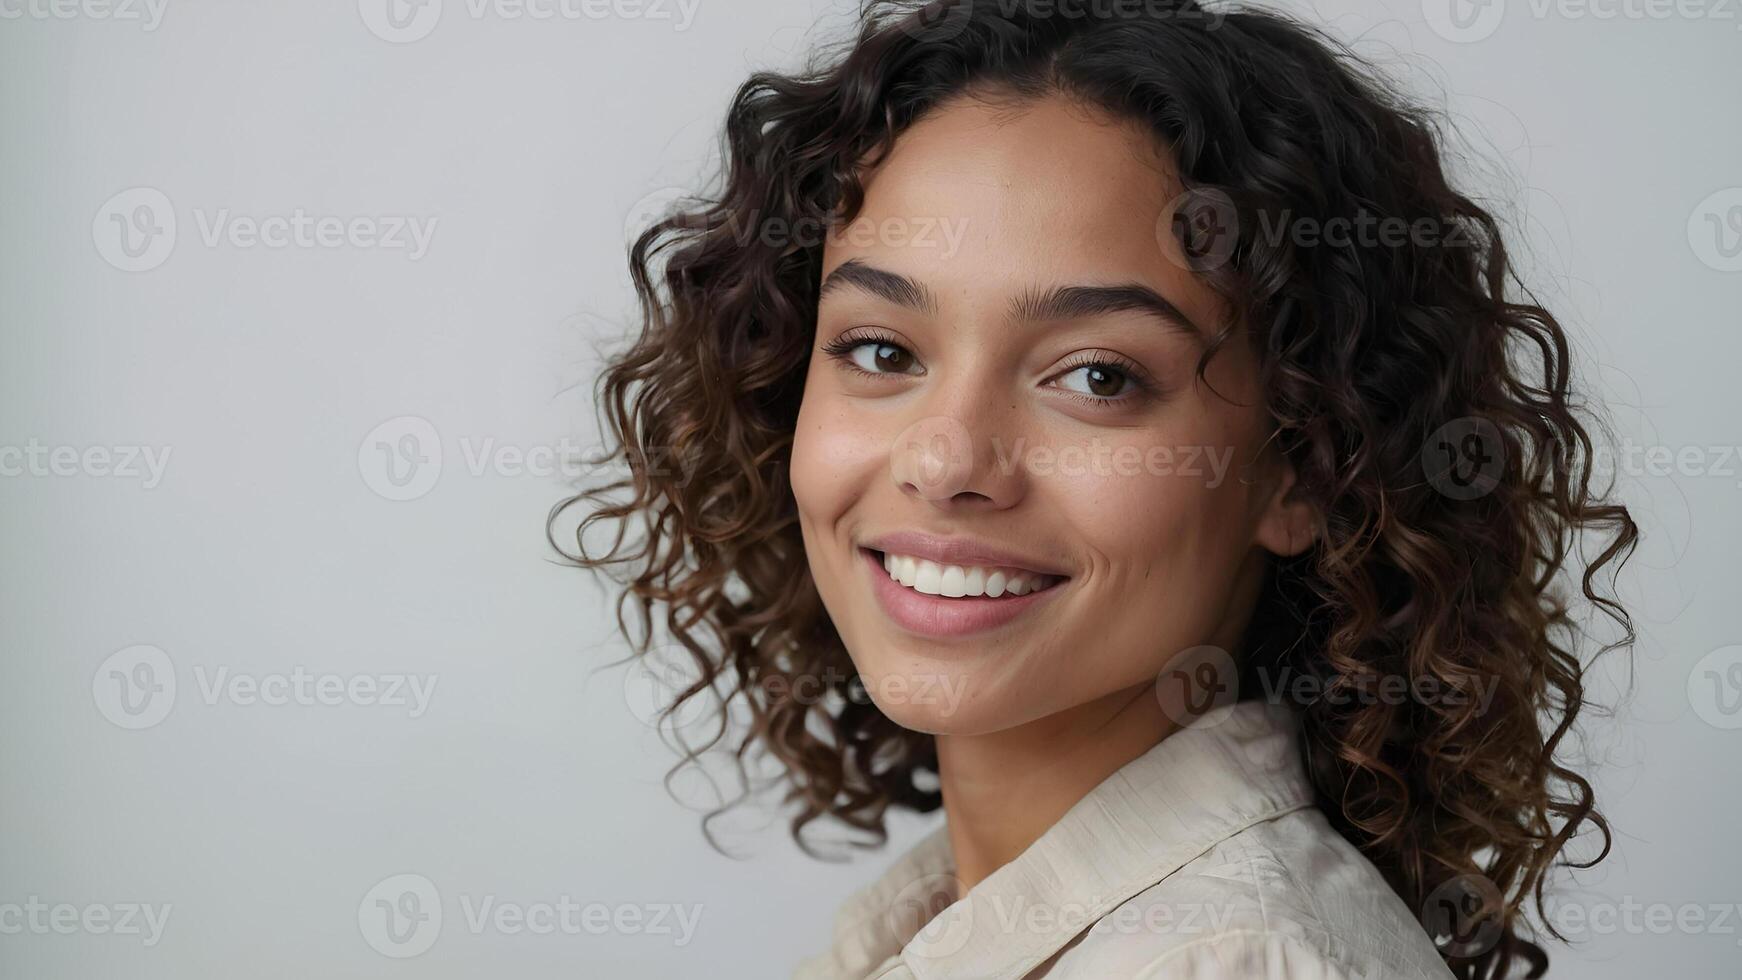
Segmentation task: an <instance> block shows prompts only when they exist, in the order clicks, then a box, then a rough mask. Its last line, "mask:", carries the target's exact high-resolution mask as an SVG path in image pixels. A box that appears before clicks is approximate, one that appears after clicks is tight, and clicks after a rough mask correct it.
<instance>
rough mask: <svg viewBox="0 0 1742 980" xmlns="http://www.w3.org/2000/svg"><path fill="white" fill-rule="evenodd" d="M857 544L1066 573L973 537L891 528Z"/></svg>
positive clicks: (946, 560)
mask: <svg viewBox="0 0 1742 980" xmlns="http://www.w3.org/2000/svg"><path fill="white" fill-rule="evenodd" d="M860 545H861V546H862V547H865V548H869V549H871V550H872V551H881V552H884V553H886V554H896V555H910V556H912V557H914V558H924V559H927V560H929V561H935V562H937V563H938V564H940V565H981V566H997V567H1000V568H1016V569H1021V570H1022V571H1025V572H1035V573H1037V574H1041V575H1057V576H1059V577H1061V578H1064V577H1068V576H1067V575H1066V573H1065V572H1064V571H1063V570H1061V569H1059V568H1058V567H1057V566H1056V565H1053V564H1049V563H1048V562H1046V561H1044V560H1042V559H1039V558H1033V557H1030V556H1028V555H1024V554H1021V553H1020V552H1016V551H1011V550H1010V549H1008V548H1001V547H999V546H998V545H995V544H992V543H991V542H989V541H981V540H977V539H974V538H963V537H942V536H939V535H936V534H927V533H925V532H923V531H894V532H891V533H889V534H879V535H877V536H875V537H872V538H867V539H866V540H864V541H861V542H860Z"/></svg>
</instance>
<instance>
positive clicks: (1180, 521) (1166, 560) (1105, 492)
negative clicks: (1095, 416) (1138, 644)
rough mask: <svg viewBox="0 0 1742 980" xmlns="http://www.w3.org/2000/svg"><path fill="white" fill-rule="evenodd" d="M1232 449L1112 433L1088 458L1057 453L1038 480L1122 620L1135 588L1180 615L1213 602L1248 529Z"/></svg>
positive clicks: (1150, 602)
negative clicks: (1081, 461)
mask: <svg viewBox="0 0 1742 980" xmlns="http://www.w3.org/2000/svg"><path fill="white" fill-rule="evenodd" d="M1234 457H1235V453H1234V452H1232V451H1230V450H1229V449H1228V448H1227V447H1225V446H1224V447H1217V446H1213V445H1212V446H1202V445H1201V446H1184V445H1181V444H1179V443H1178V442H1175V441H1168V442H1165V443H1164V442H1161V441H1159V440H1157V439H1156V438H1154V437H1153V436H1148V437H1131V438H1127V439H1125V440H1122V441H1109V442H1108V444H1107V446H1106V448H1105V449H1104V451H1102V452H1101V453H1100V454H1099V455H1098V456H1094V455H1091V456H1090V465H1087V466H1079V465H1067V464H1074V463H1075V460H1072V459H1069V458H1067V457H1065V456H1062V455H1061V456H1060V457H1059V459H1058V460H1057V463H1058V465H1057V466H1055V467H1054V470H1053V472H1052V473H1051V474H1050V475H1048V476H1046V477H1045V478H1044V479H1043V480H1041V481H1039V482H1040V483H1043V484H1044V485H1045V487H1046V490H1045V494H1046V496H1047V497H1048V498H1050V501H1051V509H1053V510H1054V512H1055V513H1058V514H1060V515H1061V516H1062V517H1063V518H1064V520H1065V521H1066V522H1067V523H1068V524H1069V525H1070V527H1071V528H1072V530H1073V532H1074V533H1075V534H1076V535H1077V537H1078V539H1079V541H1080V542H1081V545H1082V547H1083V548H1084V550H1085V554H1086V557H1087V559H1088V561H1089V569H1090V575H1091V577H1092V579H1098V580H1099V581H1098V582H1097V583H1096V585H1097V588H1096V589H1095V590H1094V593H1095V597H1096V600H1097V602H1105V603H1109V604H1111V605H1114V606H1123V607H1124V612H1123V613H1122V617H1123V618H1126V619H1129V618H1131V609H1130V607H1129V606H1127V605H1125V604H1127V603H1129V602H1130V601H1131V599H1132V598H1133V597H1135V596H1143V597H1146V599H1145V601H1144V602H1143V604H1142V608H1146V609H1150V610H1155V611H1157V612H1158V614H1160V615H1166V616H1170V617H1175V618H1177V617H1180V616H1181V615H1182V614H1183V611H1182V609H1181V608H1180V607H1181V606H1182V605H1186V606H1193V607H1208V606H1213V605H1214V600H1215V596H1214V593H1215V591H1216V590H1217V589H1218V588H1220V587H1221V586H1220V584H1221V583H1224V582H1225V581H1226V580H1227V579H1228V577H1229V576H1230V575H1232V573H1233V571H1234V568H1235V567H1236V566H1238V565H1239V563H1240V561H1241V559H1242V557H1243V556H1244V554H1245V552H1246V550H1247V547H1248V545H1249V543H1250V538H1251V533H1252V529H1251V526H1250V519H1249V515H1248V514H1247V504H1246V501H1247V495H1246V488H1245V486H1244V485H1243V484H1241V483H1240V481H1239V474H1238V473H1237V472H1235V462H1234ZM1140 618H1143V617H1140Z"/></svg>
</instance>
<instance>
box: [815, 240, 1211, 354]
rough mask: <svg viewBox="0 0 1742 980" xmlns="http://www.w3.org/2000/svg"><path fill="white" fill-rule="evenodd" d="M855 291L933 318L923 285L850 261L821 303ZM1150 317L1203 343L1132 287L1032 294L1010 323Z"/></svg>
mask: <svg viewBox="0 0 1742 980" xmlns="http://www.w3.org/2000/svg"><path fill="white" fill-rule="evenodd" d="M847 288H856V289H861V290H864V291H865V292H868V293H870V294H872V295H873V296H878V297H880V298H882V299H885V300H888V301H889V302H891V303H894V304H896V305H897V306H904V307H906V308H908V309H911V310H917V311H919V312H921V313H929V314H935V313H936V312H937V299H936V298H935V297H934V296H933V295H932V292H931V290H929V289H927V288H926V286H925V284H924V283H921V282H919V281H918V280H916V279H913V278H912V277H910V276H904V275H901V274H899V273H894V272H889V271H887V270H884V269H879V268H877V267H875V266H871V265H867V264H866V263H865V262H864V260H862V259H848V260H847V261H845V262H842V263H841V264H840V265H838V266H836V267H835V269H834V271H832V272H830V273H829V274H828V276H827V277H825V278H824V279H823V283H822V286H821V288H819V289H818V290H817V301H818V302H821V301H822V299H823V297H825V296H827V295H828V294H829V293H830V292H833V291H835V290H839V289H847ZM1127 312H1138V313H1147V314H1149V315H1151V316H1153V317H1154V318H1156V319H1157V320H1159V321H1160V322H1161V323H1162V325H1163V326H1166V327H1168V328H1169V329H1171V330H1178V331H1183V332H1185V333H1187V334H1190V335H1191V337H1192V339H1194V340H1197V341H1200V342H1202V340H1203V334H1202V332H1201V331H1199V330H1198V327H1197V324H1195V323H1193V322H1192V320H1191V318H1190V317H1188V316H1186V315H1185V314H1184V313H1182V312H1180V309H1179V307H1177V306H1175V305H1174V304H1173V303H1172V302H1170V301H1169V300H1168V299H1167V298H1166V297H1164V296H1162V295H1161V294H1160V293H1158V292H1156V291H1155V290H1153V289H1150V288H1149V287H1148V286H1144V285H1142V284H1140V283H1135V282H1128V283H1121V284H1119V285H1115V286H1053V287H1051V288H1050V289H1045V290H1041V289H1035V288H1030V289H1028V290H1026V291H1024V292H1023V293H1022V295H1020V296H1018V297H1016V299H1014V300H1012V301H1011V303H1010V315H1011V317H1013V318H1015V319H1019V320H1077V319H1083V318H1086V317H1092V316H1104V315H1106V314H1109V313H1127Z"/></svg>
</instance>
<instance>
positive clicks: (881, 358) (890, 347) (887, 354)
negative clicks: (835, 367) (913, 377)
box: [849, 341, 919, 374]
mask: <svg viewBox="0 0 1742 980" xmlns="http://www.w3.org/2000/svg"><path fill="white" fill-rule="evenodd" d="M849 356H851V357H852V359H853V363H854V364H856V365H858V366H859V368H860V370H863V371H869V372H871V373H872V374H911V373H912V372H913V369H914V368H916V367H918V366H919V362H917V361H915V360H914V359H913V355H912V354H910V353H908V352H907V349H906V348H904V347H899V346H897V345H895V344H885V343H881V342H878V341H866V342H865V343H862V344H859V345H858V346H856V347H854V348H853V351H852V353H851V355H849Z"/></svg>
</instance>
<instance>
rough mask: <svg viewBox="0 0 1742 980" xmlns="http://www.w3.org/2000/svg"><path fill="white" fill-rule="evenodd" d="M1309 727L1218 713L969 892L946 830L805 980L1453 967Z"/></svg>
mask: <svg viewBox="0 0 1742 980" xmlns="http://www.w3.org/2000/svg"><path fill="white" fill-rule="evenodd" d="M1298 727H1299V726H1298V721H1297V719H1296V718H1295V716H1294V715H1293V714H1292V713H1291V712H1290V711H1289V710H1288V709H1287V708H1286V707H1281V706H1276V705H1268V704H1263V703H1259V702H1238V703H1235V704H1232V705H1226V706H1223V707H1220V708H1216V709H1214V710H1212V711H1210V712H1207V713H1205V714H1204V715H1203V716H1201V717H1200V718H1198V719H1197V720H1196V721H1195V722H1194V723H1193V724H1192V725H1190V726H1188V727H1186V728H1183V729H1181V730H1179V731H1177V732H1175V733H1173V734H1172V735H1170V736H1168V737H1167V738H1165V739H1163V740H1162V741H1161V742H1160V743H1158V744H1157V745H1156V746H1155V747H1154V748H1151V749H1150V750H1148V751H1147V752H1145V753H1144V754H1143V755H1141V756H1139V757H1137V758H1136V759H1134V760H1132V761H1131V762H1129V763H1127V764H1126V765H1125V766H1124V767H1122V768H1121V769H1119V771H1118V772H1115V773H1114V774H1113V775H1112V776H1110V777H1108V778H1107V779H1106V780H1104V781H1103V782H1102V783H1101V784H1100V785H1098V786H1096V787H1095V788H1094V789H1093V790H1091V791H1090V792H1089V794H1088V795H1087V796H1085V797H1083V799H1081V800H1079V801H1078V802H1077V803H1076V804H1075V805H1074V806H1072V807H1071V809H1070V810H1069V811H1068V812H1066V813H1065V815H1064V816H1063V817H1062V818H1060V819H1059V821H1058V822H1057V823H1055V824H1053V826H1052V827H1050V828H1048V829H1047V831H1046V832H1045V833H1044V834H1042V835H1041V836H1040V837H1039V838H1038V839H1037V840H1036V841H1035V842H1034V843H1033V844H1032V845H1030V846H1029V847H1028V849H1027V850H1025V851H1023V852H1022V854H1020V855H1019V856H1018V857H1017V858H1016V859H1015V860H1013V861H1011V862H1010V863H1008V864H1006V865H1004V866H1003V867H1001V868H999V869H998V870H997V871H995V872H993V873H992V874H991V875H989V876H987V877H986V878H985V879H984V880H983V881H981V882H980V883H979V884H977V885H975V886H974V887H973V888H972V889H969V890H968V893H967V894H966V895H965V896H963V897H962V898H961V899H960V900H956V899H955V898H954V896H955V892H956V889H955V879H954V875H953V872H954V865H953V861H952V858H951V854H950V844H949V837H948V829H947V827H939V828H938V829H936V830H935V831H933V832H932V833H931V834H930V835H929V836H927V837H925V838H924V839H922V840H921V841H920V842H919V843H918V844H917V845H915V846H914V847H913V849H912V850H910V851H908V852H907V853H906V854H905V855H903V856H902V857H901V858H900V859H898V860H897V861H896V862H895V863H894V865H893V866H892V867H890V869H889V870H888V872H887V873H885V874H884V875H883V876H882V877H881V878H880V879H878V880H877V881H876V882H875V883H873V884H872V885H870V886H869V887H867V888H864V889H862V890H860V891H859V892H857V893H856V894H854V895H853V897H852V898H850V899H849V900H848V901H847V903H846V904H845V905H843V906H842V907H841V909H840V911H839V913H838V914H837V916H836V919H835V930H834V941H833V945H832V947H831V948H830V949H828V950H827V951H826V952H824V953H822V954H821V955H819V956H815V957H812V958H810V959H807V960H805V961H803V962H802V963H800V964H799V967H798V970H797V972H796V973H795V974H794V980H1022V978H1027V980H1041V978H1044V980H1126V978H1131V980H1212V978H1213V980H1223V978H1229V980H1232V978H1240V980H1285V978H1286V980H1394V978H1395V980H1447V978H1450V977H1451V976H1452V974H1451V971H1450V970H1449V969H1447V967H1446V966H1445V964H1444V962H1443V961H1442V960H1441V958H1440V956H1439V954H1438V953H1437V951H1436V950H1435V947H1434V944H1433V942H1432V940H1430V939H1429V938H1428V935H1427V932H1426V931H1425V930H1424V929H1423V927H1422V926H1421V924H1420V923H1419V921H1418V920H1417V919H1416V917H1415V915H1414V913H1413V911H1412V910H1411V909H1410V908H1409V907H1408V906H1407V905H1406V904H1405V903H1404V902H1403V901H1402V899H1400V898H1399V897H1398V896H1397V894H1396V893H1395V892H1393V891H1392V890H1391V888H1390V886H1389V885H1388V884H1387V883H1386V882H1385V879H1384V878H1383V877H1382V876H1381V875H1380V874H1379V871H1378V869H1376V868H1374V867H1373V865H1372V863H1371V862H1369V861H1368V860H1367V859H1366V857H1364V856H1363V855H1362V854H1361V853H1360V851H1359V850H1357V849H1356V848H1355V847H1354V845H1352V844H1350V843H1349V842H1348V841H1347V840H1346V839H1344V838H1343V836H1342V835H1341V834H1339V833H1337V831H1336V830H1335V829H1334V828H1333V827H1331V825H1330V823H1329V822H1328V821H1327V820H1326V819H1325V816H1324V814H1323V813H1322V812H1320V811H1319V810H1318V808H1317V807H1316V806H1314V804H1313V790H1312V786H1311V784H1310V782H1309V781H1308V779H1307V776H1306V773H1305V771H1304V769H1303V767H1302V764H1301V760H1300V753H1299V746H1298V739H1299V735H1298ZM934 913H935V914H934Z"/></svg>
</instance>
